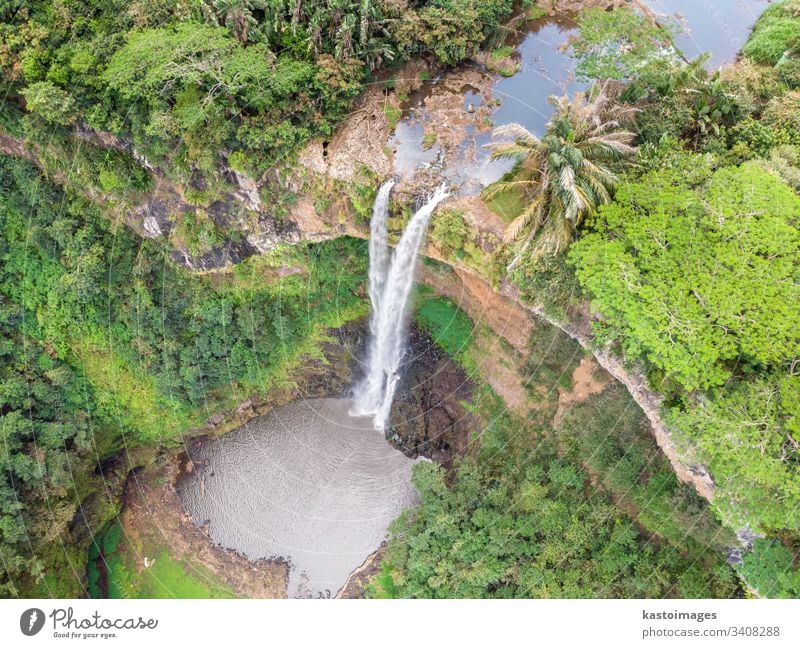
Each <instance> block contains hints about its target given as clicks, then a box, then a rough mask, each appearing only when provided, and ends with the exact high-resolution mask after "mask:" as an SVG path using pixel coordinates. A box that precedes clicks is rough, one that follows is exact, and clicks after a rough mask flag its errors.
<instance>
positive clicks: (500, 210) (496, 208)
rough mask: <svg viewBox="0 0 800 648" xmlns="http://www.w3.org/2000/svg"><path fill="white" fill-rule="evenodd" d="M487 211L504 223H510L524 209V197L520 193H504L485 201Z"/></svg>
mask: <svg viewBox="0 0 800 648" xmlns="http://www.w3.org/2000/svg"><path fill="white" fill-rule="evenodd" d="M484 202H485V203H486V207H487V208H488V209H489V211H491V212H493V213H495V214H497V215H498V216H499V217H500V218H501V219H503V222H504V223H510V222H511V221H513V220H514V219H515V218H516V217H517V216H519V215H520V214H521V213H522V210H523V209H525V204H526V200H525V196H524V195H523V194H522V192H520V191H514V190H512V191H504V192H503V193H501V194H499V195H498V196H496V197H494V198H493V199H492V200H485V201H484Z"/></svg>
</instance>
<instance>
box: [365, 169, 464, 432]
mask: <svg viewBox="0 0 800 648" xmlns="http://www.w3.org/2000/svg"><path fill="white" fill-rule="evenodd" d="M393 184H394V183H393V182H392V181H390V182H387V183H385V184H384V185H382V186H381V188H380V190H379V191H378V196H377V198H376V200H375V206H374V208H373V212H372V223H371V225H370V230H371V236H372V238H370V244H369V255H370V258H369V296H370V300H371V302H372V316H371V318H370V340H369V350H368V355H367V371H366V374H365V376H364V379H363V380H362V381H361V383H360V384H359V385H358V387H357V388H356V390H355V397H354V400H355V406H354V412H355V413H357V414H360V415H369V416H372V417H373V420H374V424H375V427H376V429H379V430H382V429H383V428H384V427H385V425H386V422H387V420H388V418H389V412H390V410H391V407H392V401H393V400H394V392H395V389H396V388H397V381H398V380H399V378H400V376H399V374H398V370H399V368H400V361H401V360H402V357H403V351H404V343H405V338H406V316H407V310H408V298H409V296H410V295H411V287H412V286H413V285H414V268H415V265H416V261H417V255H418V254H419V249H420V247H421V245H422V241H423V239H424V238H425V232H426V231H427V229H428V222H429V221H430V218H431V214H432V213H433V210H434V209H436V206H437V205H438V204H439V203H440V202H442V201H443V200H444V199H445V198H447V196H448V195H449V193H448V192H447V189H446V188H445V185H444V184H442V185H441V186H440V187H439V188H438V189H436V191H434V193H433V195H432V196H431V197H430V198H429V199H428V201H427V202H426V203H425V204H424V205H423V206H422V207H420V209H418V210H417V212H416V213H415V214H414V215H413V216H412V217H411V220H410V221H409V222H408V225H407V226H406V229H405V231H404V232H403V235H402V236H401V237H400V240H399V241H398V243H397V247H396V249H395V250H394V252H390V250H389V246H388V243H387V227H386V219H387V216H388V212H389V192H390V191H391V189H392V185H393Z"/></svg>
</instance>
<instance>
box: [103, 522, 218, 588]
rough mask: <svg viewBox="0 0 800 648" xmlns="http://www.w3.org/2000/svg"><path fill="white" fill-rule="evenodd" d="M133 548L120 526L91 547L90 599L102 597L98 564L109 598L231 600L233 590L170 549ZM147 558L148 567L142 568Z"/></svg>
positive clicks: (117, 523) (117, 524)
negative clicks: (104, 574) (100, 566)
mask: <svg viewBox="0 0 800 648" xmlns="http://www.w3.org/2000/svg"><path fill="white" fill-rule="evenodd" d="M133 544H134V541H133V539H132V538H131V537H130V536H126V535H125V531H124V529H123V527H122V525H121V524H120V523H119V522H114V523H113V524H111V525H110V526H109V527H108V528H107V529H106V531H105V533H104V534H103V535H102V536H101V537H100V538H99V539H98V540H97V543H94V544H92V546H91V547H90V549H89V567H88V575H89V593H90V595H91V596H93V597H98V596H102V595H103V592H102V588H101V583H100V578H101V576H100V569H98V560H99V561H102V565H103V568H104V569H105V572H106V577H107V588H108V592H107V594H108V598H181V599H190V598H231V596H232V595H231V592H230V588H229V587H227V586H226V585H225V584H224V583H221V582H219V581H218V580H217V579H216V577H215V576H214V575H213V574H211V572H210V571H208V570H207V569H205V568H204V567H202V566H198V565H195V564H192V565H188V564H186V563H185V562H183V561H181V560H177V559H175V558H174V557H173V556H172V555H171V554H170V551H169V549H168V548H167V547H160V546H155V545H153V546H150V545H148V546H133ZM98 545H99V547H98ZM101 549H102V557H100V550H101ZM144 556H147V557H148V561H149V565H150V566H149V567H144V565H143V560H144Z"/></svg>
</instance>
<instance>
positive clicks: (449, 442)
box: [387, 327, 479, 468]
mask: <svg viewBox="0 0 800 648" xmlns="http://www.w3.org/2000/svg"><path fill="white" fill-rule="evenodd" d="M473 390H474V385H473V383H472V382H471V381H470V380H469V378H468V377H467V375H466V374H465V373H464V370H463V369H462V368H461V367H460V366H459V365H458V364H457V363H456V362H454V361H453V360H452V359H451V358H450V357H448V356H447V355H446V354H445V353H444V352H443V351H441V350H440V349H439V348H438V347H437V346H436V344H435V342H434V341H433V340H432V339H431V337H430V336H429V335H428V334H427V333H426V332H425V331H423V330H422V329H420V328H418V327H412V328H411V331H410V335H409V350H408V352H407V354H406V365H405V367H404V375H403V377H402V379H401V383H400V385H399V388H398V391H397V396H396V398H395V403H394V405H393V407H392V415H391V421H390V422H391V427H390V432H389V434H388V436H387V438H388V439H389V441H390V443H392V444H393V445H394V446H395V447H396V448H398V449H399V450H401V451H402V452H404V453H405V454H406V455H407V456H409V457H420V456H421V457H427V458H429V459H432V460H434V461H437V462H439V463H440V464H442V465H443V466H445V467H446V468H450V467H452V465H453V462H454V460H455V459H457V458H458V457H460V456H463V455H465V454H466V452H467V450H468V446H469V440H470V438H471V435H472V432H473V431H474V430H476V429H478V424H479V422H478V421H477V419H476V417H475V416H474V415H473V414H471V413H470V412H468V411H467V409H466V408H465V407H464V402H469V401H470V400H471V398H472V393H473Z"/></svg>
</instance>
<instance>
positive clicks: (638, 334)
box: [509, 0, 800, 595]
mask: <svg viewBox="0 0 800 648" xmlns="http://www.w3.org/2000/svg"><path fill="white" fill-rule="evenodd" d="M579 23H580V26H581V31H580V34H579V36H578V37H577V38H576V39H575V41H574V42H573V43H572V45H573V51H574V53H575V56H576V58H577V59H578V70H579V73H581V74H582V76H583V77H584V78H587V79H590V80H591V79H601V80H602V79H606V78H613V79H617V80H619V81H621V82H622V83H623V85H622V86H621V90H620V92H619V95H618V97H617V103H618V109H617V110H618V111H620V113H622V112H624V111H626V110H629V109H631V108H633V109H635V113H633V116H632V118H631V119H629V120H628V121H627V123H626V126H627V128H629V129H631V130H633V131H634V132H635V133H636V142H635V143H636V145H637V146H638V153H637V154H636V156H635V157H633V158H631V159H630V160H629V161H628V163H627V164H617V165H616V166H615V167H613V169H612V170H613V171H614V172H615V173H617V174H618V175H619V177H620V178H621V181H620V182H619V184H618V185H617V190H616V193H615V195H614V198H613V200H612V201H610V202H607V204H595V205H593V206H592V209H591V210H590V212H591V213H590V214H587V215H586V218H585V219H584V222H583V227H581V228H580V231H579V232H578V233H577V237H578V238H579V240H578V241H577V242H576V243H574V244H573V245H572V246H571V248H570V250H569V252H568V253H566V254H556V255H554V256H553V255H551V256H549V257H547V258H542V257H541V255H539V256H537V255H536V254H528V255H526V256H525V258H524V259H523V260H522V262H521V263H520V266H519V267H518V268H517V269H516V271H515V272H514V280H515V281H516V282H517V284H518V286H519V287H520V288H521V290H522V292H523V294H524V295H526V296H528V298H529V299H531V300H532V301H540V302H541V301H542V300H544V301H546V302H550V303H549V304H548V306H549V307H550V308H551V310H552V311H553V312H556V313H560V314H561V315H562V316H565V314H567V313H568V312H569V310H570V308H572V307H573V306H574V305H576V304H578V303H580V302H581V301H582V300H584V299H587V298H588V299H589V300H590V301H591V304H592V308H593V310H594V311H595V312H596V313H597V314H598V315H599V316H600V317H599V320H598V321H597V322H595V325H594V326H595V334H596V341H597V343H598V344H609V345H611V347H612V349H614V350H616V351H617V352H619V353H620V354H622V355H624V357H625V358H626V359H627V360H628V361H629V362H631V363H636V365H637V366H638V367H640V368H641V369H642V370H643V372H644V373H645V374H646V375H647V377H648V379H649V382H650V385H651V386H652V387H653V388H654V389H655V390H657V391H660V392H661V393H662V394H663V395H664V396H665V397H666V406H665V409H666V411H665V417H666V419H667V420H668V422H669V424H670V426H671V427H672V429H673V431H674V434H675V436H676V438H677V439H678V440H679V441H680V442H681V444H682V452H683V453H684V457H685V460H686V461H687V462H689V463H693V462H696V463H701V464H704V465H706V466H707V467H708V468H709V470H710V472H711V475H712V477H713V478H714V481H715V483H716V486H717V491H716V497H715V499H714V504H713V506H714V508H715V511H716V512H717V514H718V515H719V517H720V519H721V520H722V521H723V522H724V523H725V524H726V525H727V526H728V527H729V528H730V529H733V530H740V529H751V530H754V531H755V532H757V533H763V534H767V535H768V536H771V537H773V538H780V540H781V541H782V542H783V545H781V543H780V542H778V540H770V541H769V542H759V543H756V545H755V553H754V554H750V555H748V558H747V560H746V562H745V567H744V568H743V569H744V571H743V573H746V574H757V575H759V578H758V585H755V584H754V586H755V587H765V588H766V591H768V592H769V593H770V595H781V594H782V595H792V593H793V592H795V591H796V590H795V589H794V586H789V585H787V587H786V588H784V589H781V587H776V586H773V585H767V582H768V580H769V577H767V576H765V574H766V573H768V572H769V571H770V570H776V569H777V565H778V562H779V561H778V560H776V559H775V557H776V556H778V555H782V556H787V557H788V558H789V559H788V560H786V561H784V562H783V564H782V565H781V566H780V569H779V570H778V572H776V573H773V574H772V578H773V580H774V581H775V582H777V583H781V582H784V583H790V582H792V579H793V578H794V576H791V575H789V574H791V573H792V570H794V569H796V562H797V555H798V554H797V548H798V546H799V545H798V543H799V542H800V533H799V531H798V530H799V529H800V526H799V523H800V519H798V517H797V511H798V510H800V454H798V452H799V451H800V443H799V442H798V431H799V430H800V428H798V420H800V419H799V418H798V417H800V399H799V398H798V393H800V382H798V375H797V374H798V371H797V363H798V359H799V358H800V334H799V333H798V330H800V329H799V328H798V322H800V309H799V307H798V304H800V288H798V276H800V274H799V273H800V197H798V194H797V192H798V189H799V188H800V182H798V180H800V166H798V161H800V122H798V115H800V111H798V107H799V106H800V94H798V85H800V83H799V79H798V77H797V75H796V70H797V69H798V62H799V59H798V45H799V44H800V40H799V39H798V28H799V27H798V26H800V4H798V2H796V0H787V1H785V2H782V3H778V4H775V5H773V6H771V7H770V8H769V9H768V10H767V11H766V12H765V13H764V15H763V17H762V18H761V19H760V20H759V21H758V23H757V24H756V26H755V28H754V31H753V34H752V36H751V39H750V40H749V41H748V43H747V45H746V46H745V47H744V49H743V53H744V57H743V58H742V59H741V60H740V61H738V62H737V63H736V64H734V65H731V66H729V67H727V68H725V69H723V70H722V71H721V72H718V73H716V74H713V75H709V74H708V73H707V72H706V71H705V69H704V66H703V63H704V59H703V58H701V59H699V60H697V61H689V62H685V61H683V60H682V58H681V57H680V56H677V55H672V54H671V53H669V51H668V50H664V49H663V45H664V43H667V42H668V41H669V37H670V34H669V33H668V32H667V31H660V30H657V29H656V30H654V28H653V26H652V25H651V24H649V23H648V21H647V20H646V19H645V18H644V17H642V16H639V15H636V14H633V13H626V12H625V11H615V12H610V13H609V12H601V11H597V10H590V11H587V12H585V13H584V14H582V15H581V16H580V18H579ZM621 40H625V41H626V42H629V46H628V47H627V48H626V55H625V56H622V57H616V56H613V57H612V56H610V55H609V52H612V51H613V52H615V51H616V49H615V48H614V47H613V44H614V43H619V42H621ZM653 63H655V64H653ZM556 127H557V124H555V122H554V123H553V126H552V127H551V128H552V129H553V130H555V129H556ZM548 135H549V134H548ZM520 172H521V173H524V172H525V168H524V167H521V170H520ZM512 181H513V178H512ZM530 204H534V203H530ZM520 209H521V210H523V209H524V207H520ZM529 209H530V208H529ZM522 213H523V214H524V211H523V212H522ZM514 253H516V251H512V252H509V257H510V256H511V255H512V254H514ZM576 280H577V285H576ZM579 290H580V291H582V294H579ZM566 316H568V315H566ZM776 542H777V543H778V544H777V545H776V544H775V543H776ZM780 546H783V547H784V548H785V553H781V551H780V550H779V549H778V547H780ZM760 555H763V557H764V563H763V564H762V565H760V567H759V566H757V565H759V564H760V563H759V562H758V561H759V558H758V556H760ZM786 570H788V571H786ZM784 571H786V573H784Z"/></svg>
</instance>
